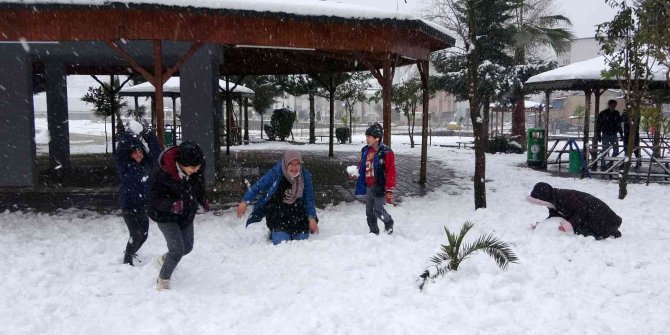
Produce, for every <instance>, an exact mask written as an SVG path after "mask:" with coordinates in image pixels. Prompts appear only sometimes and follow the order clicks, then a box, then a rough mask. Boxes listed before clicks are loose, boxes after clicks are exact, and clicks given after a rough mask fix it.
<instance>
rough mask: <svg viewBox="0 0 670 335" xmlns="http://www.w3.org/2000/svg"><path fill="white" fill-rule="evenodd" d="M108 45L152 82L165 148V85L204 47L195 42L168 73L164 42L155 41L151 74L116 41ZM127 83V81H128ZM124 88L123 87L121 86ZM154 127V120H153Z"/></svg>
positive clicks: (160, 131)
mask: <svg viewBox="0 0 670 335" xmlns="http://www.w3.org/2000/svg"><path fill="white" fill-rule="evenodd" d="M106 43H107V45H109V47H111V48H112V49H113V50H114V51H115V52H116V53H117V54H118V55H119V56H121V57H122V58H124V59H125V60H126V61H127V62H128V63H129V64H130V66H131V67H132V68H133V69H134V70H135V71H137V72H139V73H140V74H141V75H142V77H144V79H146V80H147V81H148V82H150V83H151V84H152V85H153V86H154V88H155V93H154V97H155V99H154V106H155V113H156V135H157V137H158V143H160V145H161V146H162V147H165V136H164V135H165V129H164V124H165V122H164V119H165V113H164V109H163V84H165V82H166V81H167V80H168V79H170V77H171V76H172V75H173V74H174V73H176V72H177V71H178V70H179V68H181V66H182V65H183V64H184V63H185V62H186V61H187V60H188V59H189V58H190V57H191V56H193V54H194V53H195V52H196V51H197V50H198V49H199V48H200V47H201V46H202V45H203V43H202V42H195V43H193V44H192V45H191V47H190V48H189V49H188V51H186V53H184V54H183V55H182V56H181V57H179V59H178V60H177V62H176V63H175V65H174V66H172V67H171V68H169V69H168V70H167V71H163V41H161V40H153V54H154V73H153V74H151V73H149V71H147V70H146V69H145V68H144V67H142V66H141V65H140V64H139V63H137V61H135V59H133V57H132V56H131V55H130V54H129V53H128V52H126V51H125V50H123V48H122V47H121V46H120V45H119V44H118V43H116V42H115V41H111V40H110V41H106ZM126 81H127V80H126ZM121 86H123V85H121ZM152 125H153V118H152Z"/></svg>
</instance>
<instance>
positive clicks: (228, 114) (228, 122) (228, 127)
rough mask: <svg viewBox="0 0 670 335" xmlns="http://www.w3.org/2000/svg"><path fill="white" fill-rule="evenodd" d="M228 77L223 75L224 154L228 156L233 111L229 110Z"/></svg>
mask: <svg viewBox="0 0 670 335" xmlns="http://www.w3.org/2000/svg"><path fill="white" fill-rule="evenodd" d="M229 79H230V78H228V76H226V77H225V80H226V92H225V93H226V155H228V156H230V130H231V129H232V118H233V112H232V111H231V107H232V106H231V105H232V104H233V103H232V101H231V100H230V82H229V81H228V80H229Z"/></svg>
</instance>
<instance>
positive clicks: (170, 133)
mask: <svg viewBox="0 0 670 335" xmlns="http://www.w3.org/2000/svg"><path fill="white" fill-rule="evenodd" d="M173 138H174V128H172V127H166V128H165V134H164V136H163V139H164V140H165V146H166V147H170V146H172V144H173V143H172V139H173Z"/></svg>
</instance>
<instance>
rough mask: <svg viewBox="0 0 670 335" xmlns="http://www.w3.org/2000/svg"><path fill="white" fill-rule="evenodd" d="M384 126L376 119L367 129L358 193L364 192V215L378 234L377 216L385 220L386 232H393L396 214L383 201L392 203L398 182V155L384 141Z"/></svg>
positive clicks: (357, 183)
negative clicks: (396, 159) (396, 167)
mask: <svg viewBox="0 0 670 335" xmlns="http://www.w3.org/2000/svg"><path fill="white" fill-rule="evenodd" d="M383 136H384V128H383V127H382V126H381V125H380V124H379V123H376V122H375V123H374V124H373V125H371V126H370V127H369V128H368V129H367V130H366V131H365V142H366V143H367V145H366V146H364V147H363V149H361V159H360V161H359V162H358V181H357V182H356V192H355V194H356V195H365V216H366V217H367V221H368V227H369V228H370V233H373V234H375V235H379V226H378V225H377V219H380V220H382V222H384V230H385V231H386V233H387V234H389V235H390V234H392V233H393V224H394V222H393V218H392V217H391V215H390V214H389V213H388V212H387V211H386V210H385V209H384V202H386V203H389V204H392V203H393V191H395V186H396V172H395V156H394V154H393V150H391V148H389V147H388V146H387V145H385V144H384V143H382V137H383Z"/></svg>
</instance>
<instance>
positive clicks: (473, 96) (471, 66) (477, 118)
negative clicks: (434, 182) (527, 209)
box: [466, 0, 486, 209]
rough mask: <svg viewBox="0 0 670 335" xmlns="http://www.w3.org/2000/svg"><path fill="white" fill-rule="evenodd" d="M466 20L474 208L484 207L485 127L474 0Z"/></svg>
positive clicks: (468, 9) (468, 4) (471, 2)
mask: <svg viewBox="0 0 670 335" xmlns="http://www.w3.org/2000/svg"><path fill="white" fill-rule="evenodd" d="M466 8H467V20H468V39H469V43H472V44H473V45H472V46H470V47H468V48H467V49H468V52H469V53H468V91H469V97H468V100H469V103H470V119H471V121H472V130H473V132H474V135H475V175H474V178H473V182H474V196H475V199H474V200H475V209H479V208H486V154H485V151H484V150H485V147H486V143H484V137H483V136H482V135H483V132H485V131H486V129H485V128H484V127H483V123H482V117H481V114H480V113H481V111H480V102H479V91H478V88H479V79H478V76H477V68H478V62H477V48H475V43H476V41H477V25H476V23H475V0H467V3H466Z"/></svg>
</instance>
